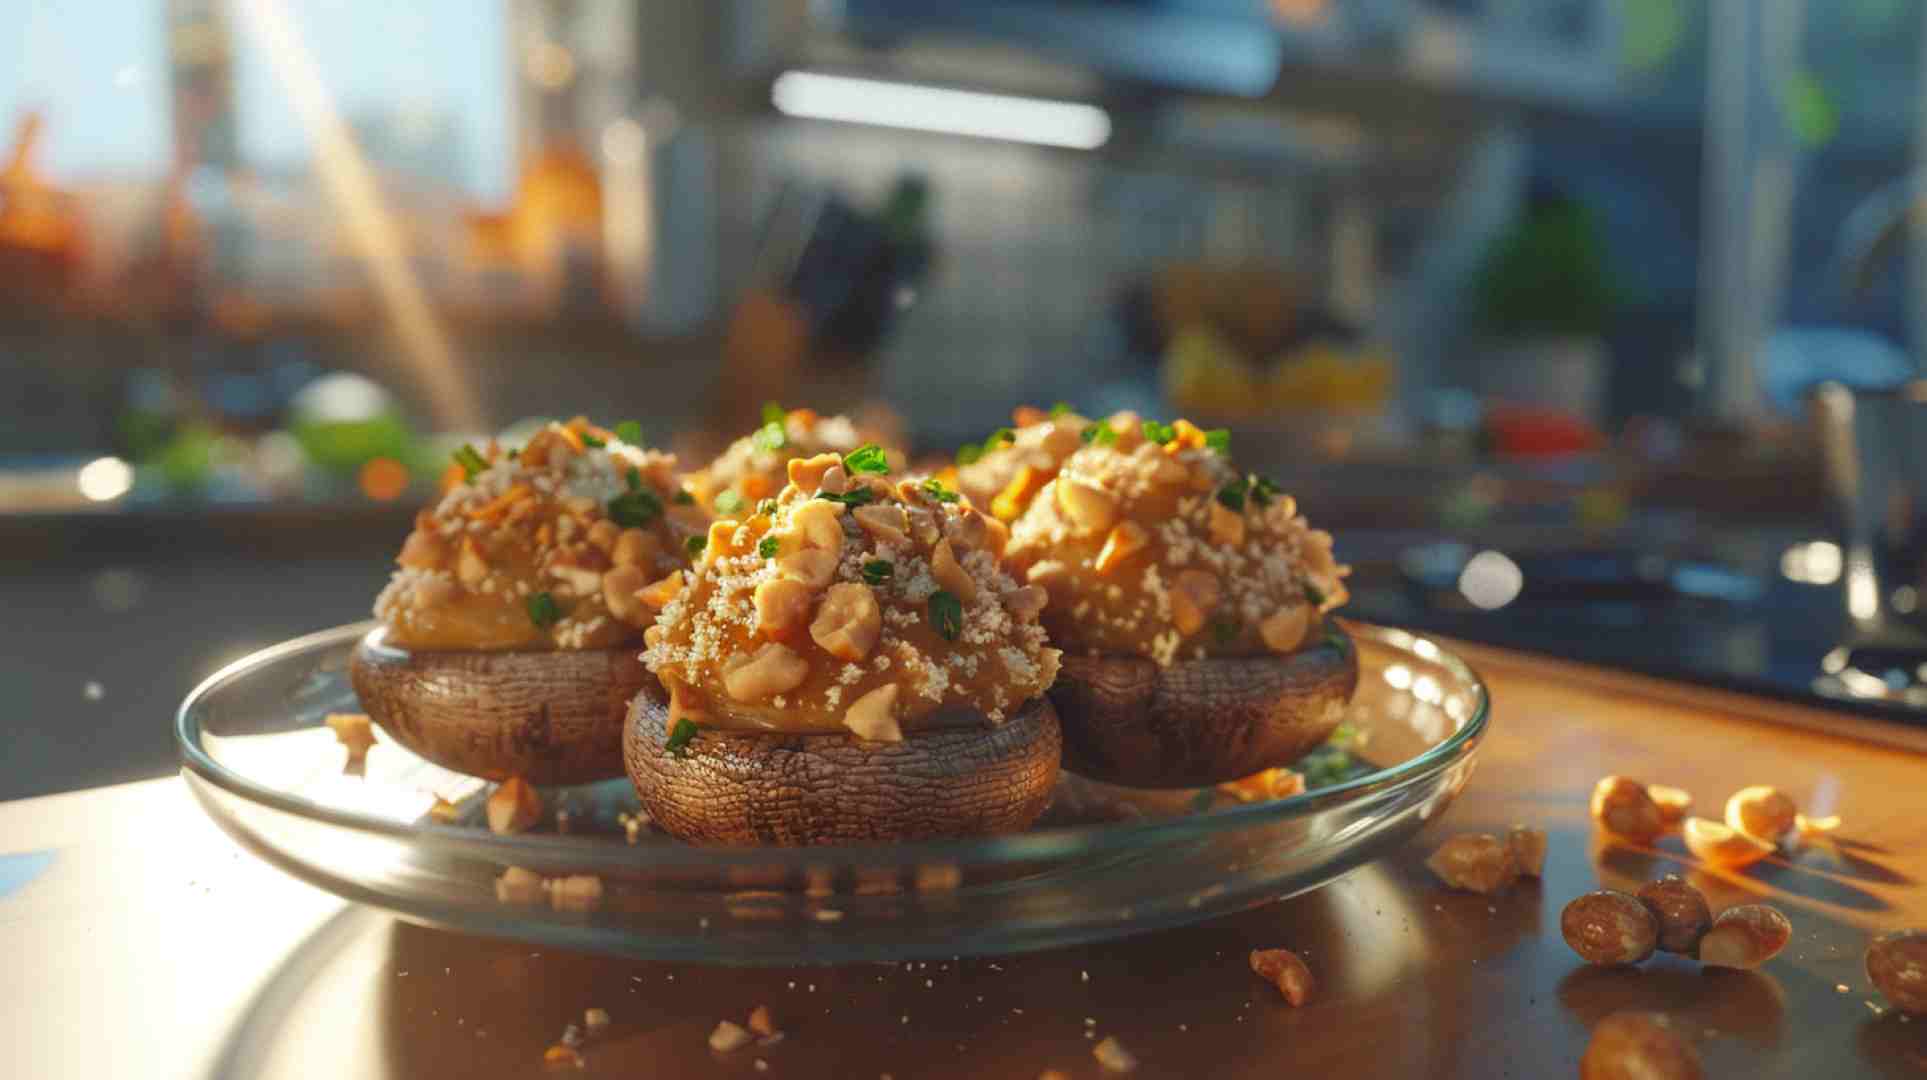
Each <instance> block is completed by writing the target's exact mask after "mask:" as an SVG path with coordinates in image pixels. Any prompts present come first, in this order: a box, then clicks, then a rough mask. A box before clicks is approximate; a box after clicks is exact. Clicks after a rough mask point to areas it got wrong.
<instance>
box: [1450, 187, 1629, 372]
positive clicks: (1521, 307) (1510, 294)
mask: <svg viewBox="0 0 1927 1080" xmlns="http://www.w3.org/2000/svg"><path fill="white" fill-rule="evenodd" d="M1474 296H1475V315H1476V318H1477V320H1478V322H1479V324H1480V326H1481V327H1482V328H1483V329H1484V330H1485V332H1486V333H1488V334H1491V335H1493V336H1495V337H1501V338H1528V337H1584V338H1596V337H1599V336H1600V335H1601V334H1603V333H1604V332H1605V329H1606V322H1607V320H1608V319H1609V318H1610V317H1611V315H1612V310H1613V307H1614V294H1613V288H1612V284H1611V282H1610V281H1609V280H1608V278H1607V272H1606V250H1605V241H1604V240H1603V238H1602V237H1601V236H1600V231H1599V226H1598V223H1597V222H1596V221H1595V220H1594V218H1593V214H1592V211H1591V210H1590V209H1588V208H1587V207H1586V206H1584V205H1583V204H1581V203H1580V202H1578V201H1577V200H1575V199H1572V198H1569V197H1567V196H1564V195H1536V196H1534V197H1533V198H1532V199H1530V200H1529V201H1528V204H1527V207H1526V210H1525V213H1523V214H1521V215H1520V217H1519V219H1518V220H1517V221H1516V222H1514V223H1513V225H1512V227H1511V229H1510V230H1508V231H1507V232H1506V233H1505V234H1504V235H1503V236H1501V237H1500V238H1499V241H1498V243H1497V244H1495V245H1494V246H1493V249H1492V251H1491V252H1490V253H1488V254H1487V256H1486V260H1485V264H1484V265H1483V266H1482V267H1481V268H1480V271H1479V276H1478V281H1477V283H1476V286H1475V290H1474Z"/></svg>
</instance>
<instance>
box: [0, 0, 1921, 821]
mask: <svg viewBox="0 0 1927 1080" xmlns="http://www.w3.org/2000/svg"><path fill="white" fill-rule="evenodd" d="M1923 24H1927V12H1923V9H1922V7H1921V5H1918V4H1915V3H1910V2H1908V0H1833V2H1827V3H1819V2H1807V0H1617V2H1614V0H1545V2H1531V0H1269V2H1266V0H1054V2H1053V0H977V2H973V3H953V2H949V0H809V2H806V0H706V2H694V0H691V2H682V0H416V2H410V3H392V2H377V0H325V2H312V3H310V2H297V0H19V2H17V3H14V4H11V5H9V6H8V8H7V11H6V13H5V15H4V16H0V392H3V393H4V397H3V398H0V400H4V403H5V404H4V407H0V566H4V575H5V576H4V582H5V585H4V596H5V597H6V598H7V600H8V607H9V608H10V611H9V612H8V618H7V620H6V629H5V630H4V631H0V634H4V635H5V636H4V643H5V644H4V647H3V648H0V686H4V687H5V689H6V692H7V701H6V703H5V706H4V713H3V714H0V715H4V717H5V719H4V720H3V721H0V724H4V737H5V745H6V748H7V749H6V753H5V758H4V760H5V762H6V765H5V767H4V768H0V798H9V797H16V796H21V795H27V794H33V793H39V792H45V791H54V790H62V789H67V788H73V787H79V786H84V785H89V784H95V783H104V782H109V781H114V780H122V779H129V778H133V777H136V776H144V775H154V774H158V773H162V772H165V771H168V770H169V769H170V768H171V767H172V763H173V751H172V744H171V738H170V734H169V722H170V719H171V716H172V711H173V708H174V706H175V705H176V703H177V702H178V701H179V699H180V698H181V696H182V695H183V694H184V693H185V692H186V691H187V690H188V689H189V688H190V687H191V686H192V685H193V684H194V683H195V682H197V681H199V680H200V679H201V678H203V677H205V676H206V675H207V674H209V673H210V672H212V671H214V670H215V669H217V668H218V667H219V666H220V665H222V664H224V663H226V662H228V661H230V660H232V659H234V658H236V657H238V656H240V655H242V654H244V653H245V652H247V651H250V650H252V649H255V648H258V647H261V646H264V645H267V644H271V643H273V642H275V641H277V640H281V639H284V638H286V637H289V636H292V635H295V634H298V633H302V632H305V631H309V630H315V629H320V628H323V627H326V626H330V625H335V624H338V623H342V622H347V621H352V620H356V619H360V618H364V617H366V615H367V612H368V608H369V604H370V602H371V601H372V598H373V596H374V594H375V592H376V590H377V589H378V588H379V587H380V585H381V584H382V582H383V581H384V580H385V577H386V574H387V572H388V566H389V564H388V560H389V558H390V557H391V555H392V553H393V551H394V549H395V547H396V545H397V544H398V543H399V541H400V539H401V537H402V536H403V535H404V533H405V532H406V530H407V522H408V520H409V518H410V517H411V515H412V513H413V511H414V509H415V508H416V507H417V506H419V505H420V504H421V503H422V502H424V501H425V500H427V499H428V498H430V497H432V494H433V492H434V490H435V486H436V483H437V480H438V478H439V477H440V475H441V473H442V471H443V468H444V467H445V465H446V463H447V460H448V458H447V454H448V452H449V450H450V448H451V447H452V446H454V445H459V444H460V442H461V441H462V440H463V439H464V438H474V437H477V436H478V435H481V436H485V435H487V434H489V433H495V432H500V431H504V430H510V429H513V428H516V427H518V426H523V425H527V424H530V423H532V422H536V421H538V420H539V419H541V418H548V417H561V418H566V417H567V416H570V415H574V414H576V413H579V412H586V413H588V414H590V415H591V416H594V417H596V418H599V419H601V420H603V421H605V422H613V421H615V420H620V419H629V418H633V419H636V420H639V421H640V422H641V423H642V425H643V427H644V430H645V431H646V432H647V433H648V436H649V439H650V441H652V442H655V443H659V444H664V445H670V446H673V447H675V448H677V449H680V450H682V451H684V452H686V453H688V454H690V455H692V459H691V464H700V460H701V455H703V454H705V453H708V452H711V451H713V450H714V449H716V447H717V445H718V442H719V440H726V439H727V438H729V437H732V436H733V435H735V434H737V433H739V432H740V431H743V430H746V429H748V428H749V427H750V426H752V424H753V422H754V418H755V417H756V416H757V410H758V408H759V406H760V405H761V403H762V402H764V401H765V400H771V399H774V400H779V401H783V402H786V403H790V404H809V405H811V406H814V407H816V408H818V409H820V410H823V411H830V410H832V409H848V410H851V411H859V410H860V411H863V412H865V413H866V414H867V415H869V416H870V417H871V418H872V419H873V420H875V421H877V422H879V423H886V424H895V425H898V430H901V431H903V432H904V433H905V439H906V440H907V442H908V443H909V445H910V446H911V447H912V449H913V450H914V451H916V452H917V453H918V454H920V455H925V456H930V457H935V456H940V455H947V454H948V453H949V452H950V451H951V450H952V449H954V448H955V447H956V446H957V445H958V444H961V443H964V442H966V441H970V440H973V439H978V438H981V437H982V435H983V433H985V432H986V431H988V430H990V429H992V428H994V427H996V426H999V425H1001V424H1004V423H1007V422H1008V420H1009V413H1010V409H1011V408H1012V406H1015V405H1018V404H1026V403H1028V404H1035V405H1044V406H1048V405H1049V404H1051V403H1052V402H1055V401H1059V400H1062V401H1068V402H1071V403H1073V404H1075V405H1076V406H1078V407H1079V408H1080V409H1081V410H1083V411H1085V412H1087V413H1099V412H1103V411H1107V410H1111V409H1117V408H1133V409H1137V410H1140V411H1141V412H1143V413H1145V414H1147V415H1153V416H1162V417H1167V418H1168V417H1174V416H1177V415H1180V414H1182V415H1186V416H1190V417H1192V418H1194V419H1197V420H1199V421H1200V422H1203V423H1207V424H1209V425H1223V426H1228V427H1230V428H1231V429H1232V430H1233V431H1234V432H1235V444H1234V445H1235V449H1236V450H1237V452H1238V454H1239V456H1240V457H1241V458H1243V459H1245V460H1247V461H1249V462H1250V463H1251V464H1252V466H1253V467H1256V468H1260V469H1264V470H1269V471H1270V472H1271V473H1272V474H1273V475H1274V476H1276V477H1277V478H1278V479H1279V481H1280V482H1281V484H1282V485H1283V486H1284V487H1285V489H1286V490H1288V491H1291V492H1293V493H1295V494H1296V495H1297V496H1298V497H1299V500H1300V503H1301V505H1303V506H1304V507H1306V509H1307V511H1308V512H1309V513H1310V514H1311V515H1312V517H1313V519H1314V521H1315V522H1316V523H1318V524H1321V525H1324V526H1326V527H1330V528H1332V529H1333V530H1334V531H1336V532H1337V533H1338V535H1339V537H1340V542H1339V551H1340V554H1341V555H1342V556H1343V557H1345V558H1346V560H1347V561H1350V562H1352V563H1354V564H1355V565H1356V566H1357V568H1358V570H1357V576H1356V578H1355V579H1354V582H1355V584H1354V589H1353V592H1354V594H1355V597H1356V599H1355V602H1354V604H1353V606H1352V613H1353V614H1354V615H1356V616H1358V617H1360V618H1367V619H1373V620H1379V621H1386V622H1395V623H1400V624H1406V625H1415V626H1424V627H1429V628H1433V629H1436V630H1439V631H1442V632H1446V633H1450V634H1457V635H1461V636H1464V637H1468V638H1474V639H1479V640H1485V641H1492V642H1498V643H1502V644H1508V645H1513V646H1517V647H1522V648H1527V649H1532V650H1536V651H1539V652H1543V653H1547V654H1551V655H1557V656H1563V657H1568V658H1572V659H1577V660H1585V661H1591V662H1596V663H1602V664H1607V665H1612V666H1617V667H1623V668H1627V669H1632V670H1636V671H1642V672H1646V673H1650V674H1659V675H1664V676H1670V677H1680V678H1691V679H1695V680H1699V681H1702V682H1705V683H1708V684H1712V685H1717V686H1723V687H1729V688H1739V689H1745V690H1752V691H1756V692H1760V693H1767V694H1772V695H1776V696H1779V697H1782V698H1786V699H1790V700H1794V701H1804V702H1824V703H1827V704H1828V705H1829V707H1832V708H1836V709H1838V710H1840V711H1841V714H1842V715H1846V714H1850V713H1851V714H1861V715H1867V716H1875V717H1880V718H1885V719H1888V720H1891V721H1892V723H1893V724H1894V725H1895V727H1894V730H1895V731H1901V730H1906V729H1907V725H1911V724H1918V723H1921V722H1922V719H1921V718H1927V712H1918V711H1917V710H1919V709H1921V708H1922V707H1923V705H1924V704H1927V687H1923V686H1921V685H1919V683H1920V681H1921V678H1922V676H1923V675H1927V670H1924V669H1921V668H1920V664H1921V662H1922V661H1927V647H1919V646H1921V645H1922V643H1927V634H1924V633H1922V631H1921V629H1920V627H1921V626H1923V625H1927V623H1922V622H1921V621H1920V620H1921V619H1922V618H1927V613H1920V614H1917V613H1916V606H1917V603H1918V600H1917V597H1918V593H1917V589H1919V588H1923V587H1927V581H1920V580H1917V579H1918V578H1919V577H1920V576H1921V575H1920V573H1919V572H1918V571H1919V569H1920V567H1921V562H1922V559H1921V557H1922V555H1923V553H1927V530H1923V529H1921V527H1920V524H1919V523H1917V522H1916V520H1915V517H1916V515H1917V513H1918V512H1919V511H1920V510H1921V509H1922V507H1921V505H1920V504H1919V503H1918V500H1917V499H1916V495H1917V494H1920V493H1923V492H1927V465H1923V460H1922V459H1923V458H1927V425H1923V424H1922V423H1921V421H1919V420H1918V419H1916V418H1915V416H1916V412H1917V411H1918V409H1919V408H1927V394H1921V393H1920V392H1919V391H1918V388H1917V387H1915V386H1914V385H1913V384H1912V382H1911V380H1912V379H1913V378H1914V376H1915V374H1916V363H1917V361H1916V357H1917V356H1919V355H1920V350H1921V347H1922V345H1923V337H1922V336H1923V334H1927V277H1924V276H1923V275H1927V245H1923V243H1922V239H1921V236H1922V234H1921V233H1920V232H1919V231H1918V230H1914V229H1913V228H1912V223H1913V221H1914V219H1915V217H1916V214H1915V210H1914V208H1915V205H1916V196H1917V195H1918V194H1920V193H1921V192H1922V191H1927V185H1923V183H1922V182H1921V180H1920V179H1919V175H1920V174H1919V170H1920V169H1921V167H1922V162H1921V160H1920V159H1921V156H1922V154H1923V152H1924V151H1927V113H1923V110H1922V103H1923V100H1927V84H1923V82H1922V70H1923V56H1924V55H1927V54H1924V53H1923V50H1924V49H1927V37H1924V36H1923V32H1922V31H1923Z"/></svg>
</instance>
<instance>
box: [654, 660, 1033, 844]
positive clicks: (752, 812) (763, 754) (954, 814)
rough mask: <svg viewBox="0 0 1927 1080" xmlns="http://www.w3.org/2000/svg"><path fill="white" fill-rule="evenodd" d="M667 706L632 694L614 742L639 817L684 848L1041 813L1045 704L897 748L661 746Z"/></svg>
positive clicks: (1002, 822) (885, 838) (849, 744)
mask: <svg viewBox="0 0 1927 1080" xmlns="http://www.w3.org/2000/svg"><path fill="white" fill-rule="evenodd" d="M668 719H669V700H668V696H667V695H666V694H665V693H664V692H663V691H662V690H661V688H660V687H655V686H650V687H645V688H644V690H643V691H642V693H640V694H638V695H637V696H636V699H635V702H634V704H633V705H632V706H631V709H630V713H629V718H628V723H627V725H626V727H625V730H624V735H623V756H624V758H625V760H626V762H627V765H628V770H629V778H630V779H631V780H632V781H633V782H634V783H635V786H636V792H637V794H638V795H639V796H640V798H641V800H642V805H643V808H644V809H645V810H647V811H648V812H649V816H650V817H651V818H652V819H653V820H654V821H655V822H656V824H658V825H660V826H661V827H662V828H663V829H665V830H667V831H668V832H669V833H670V834H671V835H674V836H677V837H680V838H682V839H684V840H687V841H689V842H691V843H698V844H716V845H734V846H752V845H764V846H786V847H795V846H804V845H820V844H862V843H890V842H898V841H909V840H938V839H950V838H957V837H967V836H985V835H994V834H999V833H1010V832H1016V831H1018V830H1020V829H1023V828H1024V827H1025V826H1027V825H1029V824H1030V823H1031V822H1033V821H1035V820H1036V819H1037V817H1038V815H1040V814H1042V813H1043V812H1044V809H1045V808H1046V807H1047V806H1048V805H1049V803H1050V799H1051V791H1052V789H1053V788H1054V787H1055V786H1056V783H1057V775H1058V759H1059V756H1060V752H1061V749H1062V745H1063V743H1062V737H1061V735H1060V732H1059V728H1058V724H1057V714H1056V713H1055V712H1054V711H1053V710H1052V707H1051V703H1050V701H1049V700H1047V699H1045V698H1042V697H1039V698H1033V699H1031V700H1030V701H1028V702H1026V703H1025V704H1024V705H1022V706H1021V707H1019V708H1018V709H1016V710H1014V712H1013V713H1012V715H1011V716H1010V718H1009V719H1007V720H1005V721H1004V723H1003V724H1001V725H999V726H996V727H990V726H988V724H987V723H986V722H984V721H983V720H981V719H979V721H978V722H977V723H974V724H966V725H964V726H959V727H941V728H936V729H933V730H928V731H920V732H916V733H914V734H910V735H908V736H907V737H906V738H905V739H904V740H903V741H901V742H870V741H865V740H863V739H859V738H857V737H856V736H854V735H846V734H781V733H774V732H741V731H729V730H718V729H707V728H706V729H704V730H703V731H702V732H701V734H699V735H697V736H696V737H695V738H694V739H692V740H690V741H689V742H688V744H687V745H686V746H684V747H682V748H681V749H680V751H679V752H672V751H670V750H669V748H668V730H669V726H668Z"/></svg>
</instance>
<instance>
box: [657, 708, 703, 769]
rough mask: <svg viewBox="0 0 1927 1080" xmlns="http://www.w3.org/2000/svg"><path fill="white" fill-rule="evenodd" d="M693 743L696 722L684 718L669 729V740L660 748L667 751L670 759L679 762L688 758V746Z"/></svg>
mask: <svg viewBox="0 0 1927 1080" xmlns="http://www.w3.org/2000/svg"><path fill="white" fill-rule="evenodd" d="M695 741H696V722H695V721H694V720H691V719H690V718H688V717H687V716H685V717H683V718H682V719H681V720H678V721H676V726H675V727H672V728H670V729H669V740H668V741H667V742H665V743H663V744H662V748H663V749H664V750H667V751H669V756H670V757H673V758H675V759H676V760H678V761H680V760H682V759H683V758H686V757H688V756H689V744H690V743H692V742H695Z"/></svg>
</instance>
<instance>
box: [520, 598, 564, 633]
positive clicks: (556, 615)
mask: <svg viewBox="0 0 1927 1080" xmlns="http://www.w3.org/2000/svg"><path fill="white" fill-rule="evenodd" d="M526 606H527V607H528V609H529V621H530V622H532V623H534V624H535V625H537V626H540V627H542V628H544V629H547V628H548V627H551V626H554V625H555V624H556V622H557V621H558V620H560V619H561V618H562V609H561V608H559V607H557V606H556V604H555V597H553V596H550V595H549V594H548V593H545V592H539V593H536V594H535V595H533V596H531V597H529V599H528V602H527V605H526Z"/></svg>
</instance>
